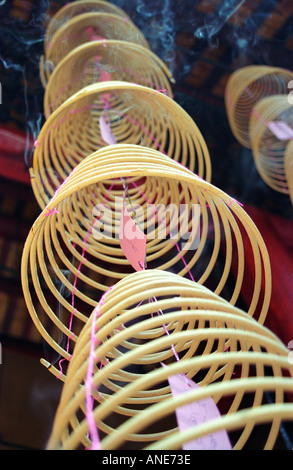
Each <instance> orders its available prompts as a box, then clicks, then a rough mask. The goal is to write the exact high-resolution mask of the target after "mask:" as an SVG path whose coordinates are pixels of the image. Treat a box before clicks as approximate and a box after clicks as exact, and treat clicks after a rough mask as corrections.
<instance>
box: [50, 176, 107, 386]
mask: <svg viewBox="0 0 293 470" xmlns="http://www.w3.org/2000/svg"><path fill="white" fill-rule="evenodd" d="M113 186H114V182H113V183H112V184H111V186H110V187H109V189H108V191H107V193H106V195H105V197H104V201H103V203H102V204H101V205H100V207H101V208H102V207H103V206H104V205H105V204H106V202H107V200H108V197H109V194H110V192H111V189H112V187H113ZM93 205H94V204H93ZM100 217H101V216H100V215H98V216H97V217H95V218H94V220H93V221H92V223H91V225H90V227H89V228H88V231H87V234H86V236H85V237H84V239H83V243H84V245H85V246H84V248H83V250H82V253H81V257H82V260H81V261H80V263H79V266H78V269H77V272H76V275H75V278H74V282H73V290H72V291H71V306H72V312H71V316H70V322H69V330H70V331H71V328H72V322H73V318H74V315H75V312H76V310H77V309H76V308H75V306H74V299H75V292H76V290H77V287H76V284H77V279H78V276H79V274H80V272H81V267H82V265H83V264H84V263H85V262H86V258H85V256H84V255H85V252H86V250H87V247H88V244H87V241H88V238H89V236H90V234H91V232H92V229H93V226H94V224H95V222H96V221H97V220H98V219H99V218H100ZM73 246H74V247H75V244H73ZM73 336H74V333H73V334H72V335H71V336H70V337H68V339H67V346H66V352H67V353H68V351H69V343H70V341H69V340H70V339H72V338H73ZM70 359H71V356H70ZM65 360H66V359H65V358H62V359H60V361H59V367H60V374H59V376H58V377H57V379H59V378H60V377H61V376H62V373H63V372H62V365H61V364H62V362H63V361H65Z"/></svg>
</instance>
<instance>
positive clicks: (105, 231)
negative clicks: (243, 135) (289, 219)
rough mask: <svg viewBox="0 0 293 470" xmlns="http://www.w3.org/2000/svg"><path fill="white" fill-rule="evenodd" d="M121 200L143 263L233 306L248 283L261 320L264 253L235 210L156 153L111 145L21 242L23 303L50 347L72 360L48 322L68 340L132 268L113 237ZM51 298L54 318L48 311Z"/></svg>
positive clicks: (267, 284) (265, 297)
mask: <svg viewBox="0 0 293 470" xmlns="http://www.w3.org/2000/svg"><path fill="white" fill-rule="evenodd" d="M123 185H124V187H123ZM125 187H127V188H128V192H127V197H126V196H125V194H126V192H125ZM123 196H125V202H127V208H128V211H129V213H132V211H133V210H134V212H136V216H135V217H133V220H134V223H135V225H137V226H139V227H141V230H142V231H144V234H145V235H146V256H145V259H142V260H141V262H142V263H143V265H144V266H145V267H147V268H148V269H161V270H164V271H172V272H175V273H176V274H178V275H180V276H183V277H187V278H190V279H192V280H194V281H196V282H198V283H200V284H202V285H206V286H208V287H210V286H211V288H212V290H213V291H214V292H215V293H216V294H217V295H221V296H223V297H224V298H226V299H227V300H228V301H229V302H230V303H231V304H233V305H236V304H237V302H238V300H239V297H240V296H241V292H242V286H243V283H244V282H247V281H249V287H247V285H246V287H245V290H246V291H247V292H246V298H247V300H246V302H247V305H248V307H247V309H248V314H249V315H251V316H254V317H255V318H257V320H258V321H259V322H260V323H263V322H264V320H265V317H266V314H267V310H268V306H269V302H270V295H271V270H270V262H269V257H268V253H267V250H266V247H265V244H264V242H263V239H262V237H261V235H260V233H259V232H258V230H257V228H256V226H255V224H254V223H253V221H252V220H251V219H250V217H249V216H248V215H247V214H246V212H245V211H244V210H243V208H242V207H241V206H240V204H239V203H238V202H237V201H235V200H234V199H233V198H232V197H230V196H229V195H227V194H226V193H224V192H223V191H221V190H220V189H218V188H216V187H215V186H213V185H211V184H210V183H208V182H206V181H205V180H203V179H201V178H199V177H198V176H196V175H195V174H193V173H192V172H191V171H190V170H188V169H187V168H185V167H183V166H182V165H180V164H179V163H178V162H176V161H174V160H172V159H170V158H169V157H167V156H166V155H164V154H162V153H160V152H158V151H156V150H154V149H149V148H147V147H142V146H136V145H127V144H117V145H112V146H108V147H105V148H103V149H100V150H99V151H97V152H95V153H93V154H91V155H89V156H88V157H87V158H85V159H84V160H83V161H82V162H81V163H80V164H78V165H77V166H76V168H75V169H74V171H73V172H72V173H71V174H70V176H69V177H68V179H67V180H66V181H65V182H64V184H63V185H61V186H60V188H59V190H58V191H57V192H56V194H55V196H54V197H53V198H52V199H51V200H50V202H49V203H48V205H47V207H46V208H45V209H44V210H43V211H42V213H41V214H40V216H39V217H38V218H37V220H36V221H35V223H34V224H33V226H32V228H31V230H30V233H29V235H28V238H27V240H26V243H25V246H24V250H23V256H22V270H21V271H22V285H23V292H24V297H25V301H26V304H27V308H28V311H29V313H30V315H31V316H32V318H33V321H34V322H35V325H36V327H37V328H38V329H39V331H40V333H41V335H43V337H44V338H45V340H46V341H47V342H48V343H49V344H50V345H51V346H52V348H53V350H56V351H57V352H58V354H60V355H61V356H64V357H65V358H69V356H70V354H69V353H68V352H67V351H66V348H65V347H64V346H60V344H59V343H58V341H57V340H56V337H55V336H54V335H53V334H52V336H54V337H53V338H52V336H51V333H50V330H49V329H48V328H47V326H46V325H47V323H48V324H49V325H51V327H52V325H55V326H56V331H57V333H58V334H59V332H61V335H65V337H67V338H68V340H70V341H71V343H72V344H74V342H75V341H76V340H77V337H78V334H79V332H80V330H81V328H82V326H83V324H84V323H85V322H86V320H87V318H88V316H89V314H90V312H91V309H92V308H93V307H95V305H96V303H97V301H98V299H99V298H100V295H101V294H102V293H103V292H105V291H107V289H108V287H109V286H111V285H113V284H115V283H116V282H117V281H118V280H120V279H123V278H124V277H126V276H127V275H128V274H130V273H132V272H133V271H134V268H133V267H132V266H131V265H130V262H129V260H128V259H127V257H126V255H125V252H124V251H123V250H122V249H121V245H120V240H119V229H120V224H121V208H122V203H123ZM117 200H118V203H117ZM162 208H163V209H164V208H166V210H165V213H164V211H163V213H162V212H161V209H162ZM182 208H183V211H182ZM119 209H120V212H119ZM169 209H171V212H172V211H173V212H172V214H170V212H169ZM245 256H246V257H247V258H249V259H250V261H251V263H252V266H253V268H252V269H253V271H254V272H253V273H252V274H251V272H250V271H249V270H248V271H247V270H246V265H245ZM137 268H139V267H138V266H137ZM191 271H192V272H191ZM60 285H62V286H64V289H63V290H62V291H61V290H60ZM58 286H59V288H58ZM64 290H66V292H67V296H66V295H65V294H64ZM72 292H74V305H72V296H71V294H70V293H72ZM56 302H57V304H59V305H61V306H62V308H61V310H62V315H61V314H60V315H59V314H58V313H56V311H55V306H56ZM58 311H59V310H58ZM72 315H73V316H74V322H73V325H72V326H70V327H69V325H70V323H71V316H72ZM52 328H55V327H52ZM56 331H55V333H54V334H56ZM58 334H57V336H58Z"/></svg>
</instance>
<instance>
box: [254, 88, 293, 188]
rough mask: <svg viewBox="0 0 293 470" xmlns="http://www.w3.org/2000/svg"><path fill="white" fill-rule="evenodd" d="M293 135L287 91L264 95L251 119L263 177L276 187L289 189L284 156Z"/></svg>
mask: <svg viewBox="0 0 293 470" xmlns="http://www.w3.org/2000/svg"><path fill="white" fill-rule="evenodd" d="M292 138H293V106H292V105H291V104H289V103H288V97H287V96H286V95H275V96H269V97H266V98H263V99H261V100H260V101H258V102H257V104H256V105H255V106H254V108H253V110H252V114H251V119H250V141H251V148H252V153H253V157H254V161H255V164H256V167H257V170H258V172H259V174H260V175H261V177H262V179H263V180H264V181H265V182H266V183H267V185H268V186H270V187H271V188H272V189H274V190H275V191H279V192H281V193H284V194H288V193H289V189H288V183H287V176H286V171H285V162H284V156H285V152H286V148H287V146H288V142H289V141H290V139H292Z"/></svg>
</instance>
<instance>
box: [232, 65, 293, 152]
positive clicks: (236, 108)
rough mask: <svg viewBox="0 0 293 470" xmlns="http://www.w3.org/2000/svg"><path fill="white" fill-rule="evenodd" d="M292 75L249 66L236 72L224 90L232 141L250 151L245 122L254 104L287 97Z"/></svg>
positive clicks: (274, 68)
mask: <svg viewBox="0 0 293 470" xmlns="http://www.w3.org/2000/svg"><path fill="white" fill-rule="evenodd" d="M292 79H293V72H291V71H289V70H286V69H282V68H279V67H268V66H262V65H251V66H247V67H243V68H241V69H238V70H236V71H235V72H234V73H232V75H231V76H230V78H229V80H228V82H227V85H226V90H225V105H226V112H227V116H228V120H229V124H230V127H231V130H232V133H233V135H234V137H235V138H236V139H237V140H238V142H239V143H241V144H242V145H243V146H244V147H247V148H251V139H250V135H249V121H250V116H251V113H252V109H253V107H254V106H255V104H256V103H257V102H258V101H259V100H260V99H261V98H264V97H266V96H272V95H280V94H288V83H289V81H290V80H292Z"/></svg>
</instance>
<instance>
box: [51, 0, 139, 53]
mask: <svg viewBox="0 0 293 470" xmlns="http://www.w3.org/2000/svg"><path fill="white" fill-rule="evenodd" d="M89 12H99V13H112V14H114V15H118V16H121V17H122V18H125V19H126V20H128V21H130V18H129V16H128V15H127V14H126V13H125V12H124V11H123V10H121V8H119V7H118V6H116V5H113V4H112V3H109V2H105V1H102V0H92V1H86V0H79V1H75V2H73V3H67V4H66V5H64V6H63V7H61V8H60V9H59V10H58V11H57V12H56V13H55V15H54V16H53V17H52V18H51V19H50V21H49V24H48V26H47V28H46V35H45V38H44V48H45V50H46V49H47V47H48V44H49V43H50V42H51V41H52V38H53V36H54V34H55V33H56V32H57V31H58V29H59V28H60V27H61V26H63V25H64V24H65V23H67V22H68V21H69V20H70V19H71V18H73V17H74V16H76V15H81V14H83V13H89Z"/></svg>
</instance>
